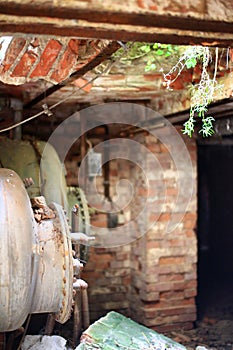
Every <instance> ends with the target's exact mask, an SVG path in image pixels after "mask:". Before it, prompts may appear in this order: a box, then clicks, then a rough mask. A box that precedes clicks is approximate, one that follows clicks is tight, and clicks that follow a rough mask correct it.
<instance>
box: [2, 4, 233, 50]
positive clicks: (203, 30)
mask: <svg viewBox="0 0 233 350" xmlns="http://www.w3.org/2000/svg"><path fill="white" fill-rule="evenodd" d="M0 14H2V15H1V16H0V30H1V31H2V32H4V33H6V32H8V33H13V32H16V33H34V34H48V35H64V36H74V35H75V34H76V35H75V36H79V37H89V38H103V39H111V40H122V41H129V40H137V41H158V42H164V43H166V42H167V43H176V44H202V42H203V41H204V42H206V43H207V44H208V45H211V44H212V45H213V46H217V45H218V46H232V41H233V40H232V39H233V2H232V1H231V0H176V1H173V0H156V1H155V0H126V1H122V0H116V1H114V2H112V0H104V1H102V0H88V1H87V0H81V1H77V0H66V1H64V0H47V1H43V2H42V1H40V0H34V1H32V0H0ZM61 19H62V21H61ZM32 24H33V25H32ZM192 37H193V40H192ZM215 42H216V43H215ZM218 43H220V44H218Z"/></svg>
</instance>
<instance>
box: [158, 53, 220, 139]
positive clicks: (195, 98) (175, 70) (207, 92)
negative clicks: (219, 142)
mask: <svg viewBox="0 0 233 350" xmlns="http://www.w3.org/2000/svg"><path fill="white" fill-rule="evenodd" d="M211 61H212V55H211V52H210V49H209V48H208V47H202V46H194V47H189V48H187V50H186V51H185V52H184V53H183V55H182V56H181V57H180V59H179V61H178V62H177V64H176V65H175V66H173V67H172V69H171V70H170V71H169V73H167V74H164V80H165V83H166V85H167V88H168V89H169V88H170V85H171V84H172V83H174V81H175V80H176V79H177V78H178V76H179V75H180V74H181V72H182V70H183V69H184V68H188V69H189V68H194V67H195V66H196V65H197V64H201V66H202V71H201V78H200V81H199V83H198V84H195V85H193V86H192V88H191V98H190V112H189V119H188V120H187V121H186V122H185V123H184V129H183V130H182V131H183V133H184V134H187V135H188V136H190V137H191V136H192V135H193V132H194V126H195V122H196V120H197V119H196V117H198V118H201V121H202V127H201V129H200V131H199V132H200V133H201V134H202V135H203V137H207V136H211V135H213V134H214V128H213V121H214V118H213V117H212V116H208V115H207V112H208V106H209V104H210V103H211V102H212V101H213V100H214V95H215V92H216V91H217V90H219V89H221V87H222V86H221V85H219V84H218V83H217V80H216V75H217V69H218V48H216V49H215V67H214V74H213V78H211V76H210V74H209V72H208V67H209V65H210V63H211ZM173 76H175V77H174V78H172V77H173Z"/></svg>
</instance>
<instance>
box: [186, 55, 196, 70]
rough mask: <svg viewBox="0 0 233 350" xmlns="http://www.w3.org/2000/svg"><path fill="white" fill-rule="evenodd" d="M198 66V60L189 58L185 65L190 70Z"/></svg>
mask: <svg viewBox="0 0 233 350" xmlns="http://www.w3.org/2000/svg"><path fill="white" fill-rule="evenodd" d="M196 64H197V60H196V58H195V57H192V58H189V59H188V60H187V61H186V62H185V65H186V67H187V68H188V69H190V68H194V67H195V66H196Z"/></svg>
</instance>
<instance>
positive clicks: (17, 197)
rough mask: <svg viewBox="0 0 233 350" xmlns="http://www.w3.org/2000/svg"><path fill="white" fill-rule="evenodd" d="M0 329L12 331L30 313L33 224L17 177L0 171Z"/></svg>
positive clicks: (34, 236) (11, 172)
mask: <svg viewBox="0 0 233 350" xmlns="http://www.w3.org/2000/svg"><path fill="white" fill-rule="evenodd" d="M0 198H1V201H0V256H1V259H0V330H1V331H4V330H14V329H16V328H18V327H19V326H20V325H22V324H23V322H24V320H25V319H26V317H27V315H28V313H29V312H30V310H31V300H32V295H33V293H34V289H33V286H31V280H32V271H33V259H32V255H33V254H32V247H33V245H34V244H35V242H36V222H35V220H34V218H33V213H32V209H31V204H30V200H29V198H28V195H27V192H26V190H25V188H24V185H23V183H22V181H21V179H20V178H19V177H18V175H17V174H16V173H15V172H14V171H12V170H9V169H1V176H0Z"/></svg>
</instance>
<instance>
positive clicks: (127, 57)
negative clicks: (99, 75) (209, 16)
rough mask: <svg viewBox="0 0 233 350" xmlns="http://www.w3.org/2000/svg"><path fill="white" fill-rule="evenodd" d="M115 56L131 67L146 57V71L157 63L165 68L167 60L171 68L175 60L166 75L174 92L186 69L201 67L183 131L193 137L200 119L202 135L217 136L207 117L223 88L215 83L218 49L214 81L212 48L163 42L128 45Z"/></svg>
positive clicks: (168, 85) (216, 59)
mask: <svg viewBox="0 0 233 350" xmlns="http://www.w3.org/2000/svg"><path fill="white" fill-rule="evenodd" d="M112 57H113V60H115V59H118V58H119V57H120V62H121V63H123V64H126V65H131V64H132V62H133V61H134V60H136V59H141V58H143V59H144V60H145V62H146V64H145V71H146V72H149V71H153V70H156V69H158V63H159V65H160V66H161V65H163V66H165V60H166V62H168V60H167V59H168V58H170V59H169V65H170V66H171V63H170V62H173V61H174V59H175V60H176V63H175V64H174V65H173V66H172V68H171V69H170V71H169V72H168V73H166V74H164V80H165V84H166V86H167V88H168V89H171V86H172V84H173V83H174V82H175V81H176V79H177V78H178V77H179V75H180V74H181V72H182V71H183V70H184V69H193V68H195V67H196V66H197V65H200V66H201V77H200V81H199V83H197V84H194V85H193V86H192V87H191V88H190V95H191V97H190V112H189V119H188V120H187V121H186V122H185V123H184V129H183V130H182V131H183V133H184V134H187V135H188V136H189V137H191V136H192V135H193V132H194V128H195V122H196V121H197V118H201V121H202V126H201V129H200V131H199V132H200V133H201V134H202V135H203V136H204V137H207V136H211V135H213V134H214V128H213V122H214V118H213V117H212V116H209V115H207V114H208V106H209V104H210V103H211V102H212V101H213V100H214V96H215V93H216V91H217V90H219V89H220V88H221V85H219V84H218V83H217V80H216V74H217V68H218V48H216V49H215V68H214V73H213V77H212V78H211V76H210V73H209V67H210V64H211V62H212V55H211V51H210V49H209V47H203V46H189V47H184V46H177V45H170V44H160V43H141V42H135V43H132V42H129V43H127V44H125V45H123V44H122V48H121V49H119V50H118V51H116V53H114V54H113V56H112ZM177 59H178V61H177ZM159 70H160V71H164V70H165V69H164V67H163V68H161V69H159ZM171 90H172V89H171Z"/></svg>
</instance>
